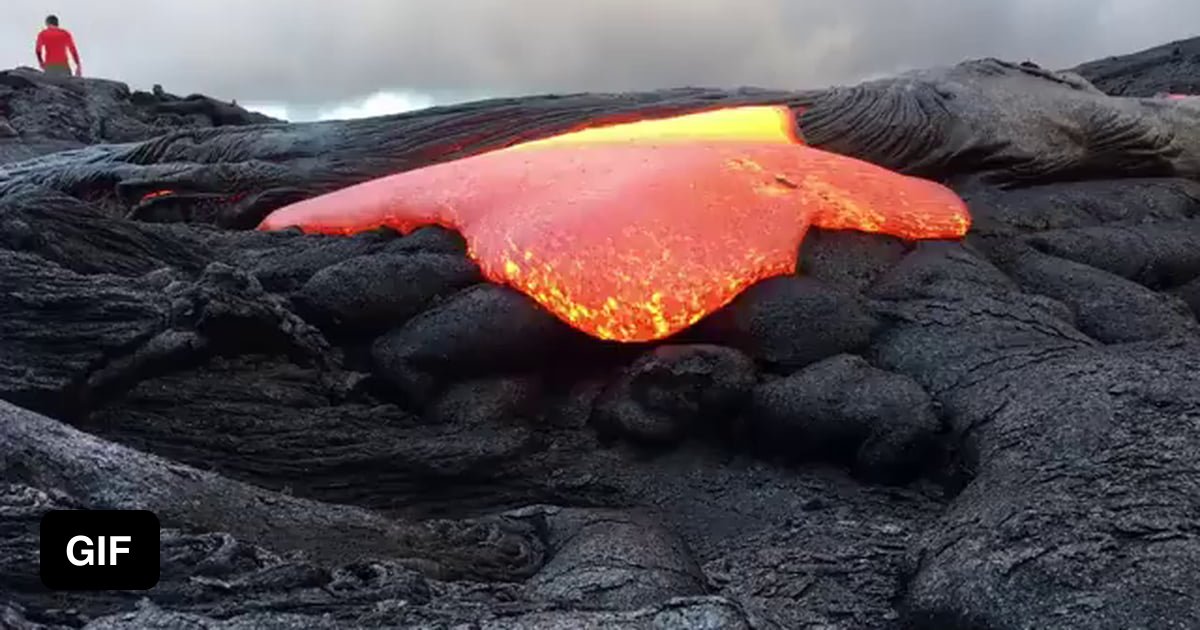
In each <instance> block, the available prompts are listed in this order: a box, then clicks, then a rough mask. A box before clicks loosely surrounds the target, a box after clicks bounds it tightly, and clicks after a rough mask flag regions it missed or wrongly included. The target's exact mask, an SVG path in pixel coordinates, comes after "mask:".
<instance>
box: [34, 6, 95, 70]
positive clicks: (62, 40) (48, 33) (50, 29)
mask: <svg viewBox="0 0 1200 630" xmlns="http://www.w3.org/2000/svg"><path fill="white" fill-rule="evenodd" d="M33 49H34V52H36V53H37V58H38V65H40V66H41V67H42V71H43V72H45V73H46V74H52V75H55V76H66V77H69V76H71V64H70V63H68V62H67V53H68V52H69V53H71V59H73V60H74V61H75V76H77V77H81V76H83V65H82V64H80V63H79V51H78V50H76V49H75V38H74V37H71V31H68V30H67V29H65V28H59V27H58V17H57V16H54V15H49V16H46V28H44V29H42V32H40V33H38V36H37V44H35V45H34V48H33Z"/></svg>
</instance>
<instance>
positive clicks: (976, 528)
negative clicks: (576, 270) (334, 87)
mask: <svg viewBox="0 0 1200 630" xmlns="http://www.w3.org/2000/svg"><path fill="white" fill-rule="evenodd" d="M1181 54H1183V53H1181ZM1188 54H1190V53H1188ZM1184 56H1185V57H1186V55H1184ZM1177 57H1179V56H1178V55H1174V53H1170V54H1168V55H1167V56H1166V57H1165V58H1163V57H1162V53H1161V51H1160V52H1153V53H1151V52H1143V53H1137V54H1135V55H1132V56H1129V57H1128V58H1120V59H1117V60H1106V61H1102V62H1096V63H1095V64H1085V65H1084V66H1080V68H1078V69H1076V70H1073V71H1069V72H1054V71H1049V70H1046V69H1043V68H1039V67H1037V66H1036V65H1033V64H1030V63H1023V64H1021V63H1010V62H1006V61H1002V60H996V59H983V60H974V61H968V62H964V63H962V64H958V65H956V66H951V67H944V68H932V69H925V70H919V71H914V72H909V73H906V74H903V75H899V76H896V77H891V78H887V79H880V80H877V81H871V82H868V83H864V84H861V85H856V86H848V87H839V88H833V89H827V90H807V91H796V92H786V91H767V90H758V89H750V88H744V89H738V90H717V89H699V88H696V89H693V88H688V89H677V90H661V91H655V92H645V93H631V94H570V95H545V96H530V97H524V98H512V99H493V100H488V101H480V102H474V103H464V104H459V105H452V106H445V107H436V108H431V109H428V110H423V111H418V112H410V113H406V114H400V115H395V116H387V117H381V118H375V119H367V120H357V121H337V122H323V123H310V124H259V123H261V122H268V121H263V120H261V119H259V118H256V117H253V116H246V117H239V116H241V115H240V114H236V113H232V112H231V110H226V109H224V108H223V107H224V104H220V103H216V102H215V101H210V100H207V99H204V98H203V97H194V98H193V97H189V98H188V99H176V98H175V97H169V96H167V95H155V94H152V95H145V94H139V93H131V92H129V91H128V89H127V88H124V87H123V86H120V85H119V84H112V83H110V82H98V81H95V80H84V82H83V83H82V84H76V85H77V86H85V87H86V89H82V91H81V92H80V91H75V92H72V91H71V88H68V87H63V86H62V85H56V84H50V83H47V82H46V78H45V77H42V76H41V75H39V74H38V73H36V72H31V71H26V70H18V71H11V72H7V73H0V103H9V104H11V103H18V104H20V105H21V107H27V106H33V105H36V104H37V103H42V104H47V103H49V104H53V105H54V107H66V108H68V109H71V108H75V109H74V110H72V112H73V113H72V114H71V115H70V116H67V117H65V118H62V120H63V121H66V122H64V123H63V125H64V126H62V127H54V128H51V127H52V126H47V125H48V124H49V123H48V122H47V120H40V119H36V118H21V119H20V120H21V121H22V122H21V125H23V126H22V127H21V130H22V131H21V134H19V136H17V137H12V138H8V139H7V140H0V146H7V147H8V149H5V150H8V151H25V152H26V154H27V155H37V157H32V158H31V159H22V160H21V161H12V162H9V163H7V164H2V165H0V399H2V401H6V402H0V625H3V626H5V627H10V626H11V627H16V628H37V629H43V628H47V629H48V628H54V629H55V630H57V629H60V628H80V627H86V628H91V629H92V630H98V629H107V628H114V629H115V628H142V627H161V628H169V627H180V626H182V625H187V626H188V627H203V628H228V629H235V628H272V627H275V628H290V627H305V628H334V627H337V628H342V627H358V628H383V627H437V628H441V627H481V628H577V627H614V628H630V629H634V628H639V629H640V628H713V629H715V628H747V629H750V628H755V629H763V628H770V629H773V628H781V629H782V628H788V629H790V628H823V629H835V628H836V629H859V628H868V629H885V630H901V629H905V630H908V629H913V630H915V629H937V630H979V629H981V628H988V629H993V628H995V629H1013V630H1016V629H1024V628H1065V629H1074V628H1078V629H1085V628H1086V629H1114V630H1115V629H1118V628H1120V629H1124V628H1148V629H1159V628H1161V629H1164V630H1165V629H1174V628H1181V627H1196V626H1200V609H1198V608H1197V606H1196V602H1198V601H1200V473H1198V472H1197V471H1200V388H1198V387H1197V386H1196V383H1197V382H1200V319H1198V317H1200V108H1197V107H1195V106H1194V105H1191V104H1189V103H1187V102H1172V101H1166V100H1162V99H1154V98H1130V97H1125V96H1112V95H1110V94H1106V92H1109V93H1112V94H1116V93H1121V91H1122V90H1127V91H1129V93H1130V94H1131V95H1132V94H1133V93H1134V92H1137V93H1138V94H1136V96H1139V97H1140V96H1152V95H1151V94H1147V93H1146V92H1148V91H1149V90H1151V89H1153V90H1154V91H1155V93H1157V92H1158V91H1159V88H1160V87H1164V86H1165V87H1169V88H1170V89H1172V90H1178V89H1181V88H1182V87H1186V85H1180V84H1174V83H1172V84H1169V85H1167V83H1164V82H1168V80H1169V78H1170V77H1172V76H1175V75H1174V74H1172V73H1176V72H1182V70H1179V68H1183V66H1182V65H1179V64H1181V63H1183V62H1182V61H1180V60H1179V59H1178V58H1177ZM1139 60H1140V61H1139ZM1173 68H1174V69H1173ZM1164 77H1165V78H1164ZM1091 79H1094V81H1093V80H1091ZM1155 82H1158V83H1155ZM4 90H7V91H4ZM93 101H94V102H93ZM748 103H782V104H787V105H788V106H790V107H792V108H793V111H795V112H796V114H797V120H798V122H799V124H800V129H801V131H802V133H803V134H804V136H805V138H806V140H807V141H808V142H810V143H811V144H813V145H815V146H818V147H821V148H825V149H828V150H833V151H836V152H840V153H844V154H847V155H851V156H855V157H858V158H861V159H866V160H869V161H872V162H875V163H877V164H881V165H883V166H888V167H891V168H895V169H898V170H901V171H903V172H907V173H912V174H916V175H921V176H925V177H929V178H932V179H936V180H938V181H942V182H944V183H946V184H948V185H950V186H951V187H952V188H954V189H955V190H956V191H957V192H958V193H959V194H960V195H961V196H962V197H963V198H964V199H965V200H966V201H967V203H968V204H969V206H970V209H971V212H972V216H973V218H974V223H973V228H972V230H971V233H970V234H969V235H968V237H967V238H966V239H964V240H963V241H962V242H943V241H930V242H920V243H912V242H905V241H902V240H899V239H895V238H891V237H884V236H879V235H871V234H862V233H856V232H831V231H823V230H812V231H810V233H809V234H808V235H807V236H806V238H805V241H804V243H803V244H802V245H801V251H800V263H799V268H798V270H797V273H796V274H795V275H789V276H782V277H778V278H774V279H771V280H767V281H764V282H761V283H759V284H757V285H756V286H754V287H752V288H750V289H749V290H747V291H745V292H744V293H743V294H741V295H740V296H739V297H738V298H737V299H736V300H734V301H733V302H732V303H731V304H729V305H728V306H727V307H725V308H723V309H721V310H719V311H717V312H716V313H713V314H712V315H711V316H710V317H708V318H706V319H705V320H703V321H702V322H700V323H699V324H698V325H697V326H695V327H693V328H692V329H690V330H687V331H685V332H683V333H681V334H679V335H677V336H676V337H674V338H671V339H666V340H662V341H660V342H656V343H650V344H609V343H603V342H600V341H598V340H595V339H592V338H590V337H587V336H585V335H583V334H582V333H579V332H577V331H575V330H573V329H571V328H570V327H569V326H567V325H566V324H564V323H562V322H560V321H558V320H557V319H555V318H553V317H552V316H551V315H549V314H548V313H547V312H545V311H544V310H542V309H541V308H540V307H538V306H537V304H536V303H534V302H533V301H532V300H530V299H529V298H527V297H526V296H524V295H523V294H521V293H519V292H516V291H514V290H512V289H509V288H505V287H500V286H496V285H493V284H489V283H486V282H484V281H483V279H482V277H481V274H480V273H479V270H478V268H477V267H476V266H475V265H474V263H473V262H472V261H471V260H470V258H469V257H467V256H466V247H465V244H464V242H463V239H462V238H461V237H460V236H459V235H457V234H454V233H452V232H449V231H447V230H444V229H442V228H435V227H430V228H424V229H420V230H417V231H416V232H414V233H412V234H409V235H401V234H398V233H396V232H393V231H391V230H386V229H381V230H377V231H374V232H370V233H364V234H358V235H355V236H351V237H323V236H306V235H303V234H300V233H298V232H294V231H285V232H278V233H265V232H258V231H254V230H251V229H249V228H253V227H254V226H255V225H256V224H257V223H258V222H259V221H260V220H261V218H262V217H263V216H265V214H266V213H268V212H270V211H271V210H273V209H275V208H277V207H280V206H281V205H284V204H287V203H289V202H291V201H295V200H298V199H303V198H306V197H309V196H313V195H317V194H320V193H323V192H327V191H331V190H335V189H337V188H341V187H343V186H346V185H350V184H353V183H357V182H360V181H364V180H368V179H371V178H374V177H377V176H380V175H383V174H387V173H392V172H396V171H402V170H407V169H412V168H417V167H420V166H424V165H428V164H432V163H436V162H439V161H443V160H448V159H453V158H455V157H461V156H465V155H471V154H474V153H478V152H482V151H486V150H489V149H494V148H497V147H502V146H506V145H509V144H512V143H514V142H518V141H521V140H526V139H533V138H538V137H544V136H547V135H551V134H554V133H557V132H561V131H564V130H567V129H571V128H573V127H575V126H577V125H579V124H580V123H582V122H586V121H595V120H624V119H628V118H630V117H655V116H665V115H670V114H675V113H682V112H689V111H697V110H701V109H706V108H710V107H714V106H726V105H735V104H748ZM180 111H191V112H193V113H194V112H200V113H195V114H194V116H193V114H188V116H192V118H190V119H188V120H183V119H180V118H178V116H179V115H180V114H179V112H180ZM97 112H106V113H107V115H110V116H111V117H112V118H111V120H113V121H115V122H113V123H112V126H111V127H110V126H106V127H105V128H103V129H100V128H93V126H92V123H91V122H89V121H91V120H92V119H89V118H88V116H92V115H94V114H95V113H97ZM0 113H3V114H4V116H5V117H6V118H9V119H10V121H11V120H14V118H13V117H12V116H11V115H10V114H9V113H8V112H5V111H2V110H0ZM162 117H166V118H165V119H164V118H162ZM39 125H41V126H39ZM164 130H165V133H163V131H164ZM143 132H144V133H146V134H147V135H145V136H138V134H141V133H143ZM113 134H117V135H113ZM120 134H127V135H120ZM4 142H8V143H9V144H7V145H5V144H3V143H4ZM56 142H69V143H71V144H70V147H66V146H63V147H62V148H70V149H71V150H67V151H61V152H57V153H46V151H49V150H53V148H54V147H55V146H57V145H55V144H54V143H56ZM84 145H87V146H84ZM6 155H9V156H17V157H21V155H24V154H18V153H8V154H6ZM149 193H155V194H149ZM55 508H145V509H152V510H154V511H156V512H157V513H158V514H159V515H160V517H161V518H162V521H163V526H164V531H163V561H162V575H163V579H162V582H161V583H160V585H159V586H158V587H156V588H155V589H153V590H151V591H148V592H145V593H140V592H139V593H127V592H104V593H49V592H47V591H46V590H45V589H44V588H42V586H41V585H40V583H39V581H38V577H37V563H36V558H37V554H38V541H37V526H38V520H39V518H40V516H41V515H42V514H43V513H44V512H45V511H46V510H48V509H55Z"/></svg>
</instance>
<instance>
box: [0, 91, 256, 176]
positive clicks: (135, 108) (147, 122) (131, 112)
mask: <svg viewBox="0 0 1200 630" xmlns="http://www.w3.org/2000/svg"><path fill="white" fill-rule="evenodd" d="M275 122H279V121H277V120H274V119H272V118H270V117H267V116H263V115H262V114H258V113H254V112H249V111H246V110H245V109H242V108H241V107H238V106H236V105H234V104H232V103H223V102H221V101H218V100H215V99H212V98H208V97H206V96H200V95H194V96H189V97H187V98H184V99H181V98H179V97H176V96H173V95H171V94H165V93H163V94H151V93H148V92H137V91H133V92H131V91H130V89H129V86H127V85H125V84H124V83H119V82H117V81H109V80H106V79H92V78H84V79H78V78H74V77H72V78H60V77H52V76H47V75H45V74H43V73H41V72H39V71H37V70H34V69H32V68H17V69H15V70H4V71H0V164H3V163H5V162H15V161H18V160H23V159H28V158H32V157H37V156H39V155H46V154H49V153H54V152H57V151H66V150H69V149H78V148H81V147H84V146H87V145H91V144H99V143H103V142H114V143H119V142H137V141H140V140H148V139H150V138H153V137H154V136H158V135H161V134H163V133H165V132H167V131H171V130H173V129H182V128H191V129H200V128H208V127H219V126H225V125H233V126H239V125H254V124H263V123H275Z"/></svg>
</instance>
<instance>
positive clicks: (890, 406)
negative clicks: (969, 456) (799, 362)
mask: <svg viewBox="0 0 1200 630" xmlns="http://www.w3.org/2000/svg"><path fill="white" fill-rule="evenodd" d="M746 415H747V416H748V418H749V430H750V433H751V436H752V438H753V440H754V441H755V443H756V445H757V447H758V448H760V449H761V450H763V451H765V452H767V453H774V454H780V455H783V456H785V457H787V458H789V459H793V460H797V459H798V460H810V461H811V460H825V461H832V462H837V463H849V464H851V465H852V466H853V469H854V471H855V473H856V474H857V475H858V476H859V477H861V478H863V479H868V480H871V481H879V482H885V483H887V482H891V483H905V482H907V481H909V480H911V479H912V478H913V477H915V476H916V475H917V474H918V473H920V472H921V469H922V468H923V467H924V466H925V464H926V463H927V462H928V461H929V458H930V456H931V455H932V454H933V447H934V446H935V444H936V434H937V433H938V432H939V431H940V430H941V423H940V422H939V421H938V418H937V416H936V415H935V413H934V409H933V401H932V400H931V399H930V398H929V395H928V394H926V393H925V391H924V390H923V389H921V386H920V385H918V384H917V383H916V382H914V381H913V380H912V379H909V378H906V377H904V376H901V375H899V374H891V373H888V372H885V371H883V370H880V369H877V368H873V367H871V366H870V365H869V364H868V363H867V362H866V361H865V360H863V359H862V357H856V356H851V355H840V356H836V357H832V358H829V359H826V360H824V361H821V362H819V363H815V364H813V365H810V366H808V367H806V368H804V369H803V370H800V371H799V372H796V373H795V374H792V375H790V376H787V377H785V378H781V379H778V380H774V381H771V382H768V383H764V384H762V385H760V386H759V387H758V388H756V389H755V390H754V396H753V399H752V402H751V404H750V408H749V410H748V411H747V412H746Z"/></svg>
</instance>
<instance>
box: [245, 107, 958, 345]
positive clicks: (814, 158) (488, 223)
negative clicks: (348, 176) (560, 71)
mask: <svg viewBox="0 0 1200 630" xmlns="http://www.w3.org/2000/svg"><path fill="white" fill-rule="evenodd" d="M781 121H784V122H782V123H781ZM431 224H437V225H443V226H446V227H449V228H453V229H456V230H458V231H460V232H461V233H462V234H463V236H464V237H465V239H466V241H467V244H468V247H469V253H470V255H471V256H472V258H473V259H474V260H475V261H476V262H477V263H478V264H479V266H480V268H481V269H482V271H483V273H484V274H485V276H486V277H487V278H488V279H490V280H491V281H493V282H497V283H502V284H508V285H511V286H513V287H515V288H517V289H518V290H520V291H522V292H524V293H526V294H527V295H529V296H530V297H532V298H533V299H534V300H536V301H537V302H539V303H540V304H542V305H543V306H544V307H545V308H547V309H548V310H550V311H551V312H552V313H554V314H555V315H556V316H558V317H559V318H561V319H562V320H564V321H566V322H567V323H569V324H571V325H572V326H574V327H575V328H577V329H579V330H582V331H584V332H586V333H589V334H591V335H594V336H596V337H599V338H602V339H612V340H617V341H649V340H654V339H660V338H663V337H666V336H669V335H671V334H673V333H675V332H678V331H680V330H682V329H684V328H686V327H688V326H690V325H692V324H693V323H695V322H696V321H697V320H699V319H701V318H702V317H704V316H705V315H708V314H709V313H711V312H713V311H714V310H716V309H718V308H720V307H721V306H723V305H725V304H727V303H728V302H729V301H730V300H732V299H733V298H734V297H735V296H737V294H738V293H739V292H741V291H742V290H743V289H744V288H746V287H747V286H749V285H751V284H753V283H755V282H757V281H759V280H762V279H765V278H768V277H771V276H775V275H780V274H787V273H791V272H793V271H794V270H795V267H796V261H797V256H798V249H799V245H800V242H801V240H802V239H803V238H804V234H805V232H806V231H807V230H808V228H809V226H810V225H815V226H818V227H822V228H829V229H853V230H861V231H865V232H882V233H886V234H891V235H893V236H897V237H900V238H904V239H931V238H959V237H961V236H963V235H964V234H965V233H966V232H967V229H968V227H969V224H970V217H969V214H968V212H967V209H966V206H965V204H964V203H963V202H962V200H961V199H959V198H958V196H956V195H955V194H954V193H953V192H951V191H950V190H949V189H947V188H945V187H943V186H941V185H938V184H936V183H934V182H930V181H926V180H921V179H916V178H912V177H906V176H903V175H900V174H897V173H894V172H891V171H888V170H886V169H883V168H881V167H878V166H875V165H872V164H869V163H866V162H863V161H859V160H855V159H852V158H848V157H845V156H841V155H837V154H833V153H828V152H825V151H821V150H818V149H814V148H811V147H807V146H804V145H803V144H801V143H800V141H799V139H798V137H797V135H796V133H795V132H794V128H793V125H792V124H791V112H790V111H789V110H788V109H787V108H786V107H743V108H733V109H726V110H717V111H713V112H704V113H700V114H690V115H687V116H679V117H675V118H670V119H662V120H650V121H642V122H636V123H629V124H622V125H615V126H611V127H606V128H601V129H597V130H583V131H578V132H572V133H569V134H564V135H561V136H556V137H554V138H550V139H547V140H538V141H534V142H530V143H526V144H522V145H517V146H515V147H510V148H509V149H504V150H500V151H494V152H490V153H484V154H480V155H475V156H472V157H468V158H464V159H460V160H456V161H452V162H446V163H442V164H437V165H434V166H429V167H426V168H422V169H418V170H414V171H408V172H404V173H399V174H396V175H391V176H387V177H382V178H379V179H375V180H372V181H369V182H365V183H363V184H359V185H356V186H351V187H349V188H345V189H342V190H339V191H336V192H333V193H330V194H327V195H323V196H320V197H316V198H313V199H309V200H306V201H302V202H299V203H296V204H293V205H291V206H288V207H285V208H281V209H279V210H276V211H275V212H273V213H272V214H271V215H270V216H268V217H267V218H266V219H265V220H264V221H263V223H262V225H261V226H260V229H268V230H273V229H282V228H286V227H289V226H299V227H300V228H301V229H303V230H304V231H306V232H316V233H326V234H351V233H355V232H360V231H364V230H370V229H374V228H377V227H380V226H390V227H393V228H395V229H398V230H400V231H401V232H404V233H408V232H410V231H412V230H413V229H416V228H418V227H421V226H424V225H431Z"/></svg>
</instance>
